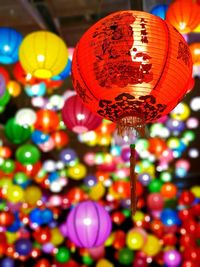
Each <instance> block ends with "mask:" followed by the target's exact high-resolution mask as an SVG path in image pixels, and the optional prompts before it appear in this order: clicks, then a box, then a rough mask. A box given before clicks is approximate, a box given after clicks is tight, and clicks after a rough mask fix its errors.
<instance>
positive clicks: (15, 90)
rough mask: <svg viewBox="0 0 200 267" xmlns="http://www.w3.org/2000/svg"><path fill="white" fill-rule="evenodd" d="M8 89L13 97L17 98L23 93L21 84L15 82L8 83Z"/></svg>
mask: <svg viewBox="0 0 200 267" xmlns="http://www.w3.org/2000/svg"><path fill="white" fill-rule="evenodd" d="M7 89H8V92H9V94H10V95H11V96H13V97H17V96H18V95H19V94H20V93H21V86H20V84H19V83H18V82H16V81H14V80H11V81H9V82H8V84H7Z"/></svg>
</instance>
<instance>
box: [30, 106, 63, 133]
mask: <svg viewBox="0 0 200 267" xmlns="http://www.w3.org/2000/svg"><path fill="white" fill-rule="evenodd" d="M36 115H37V119H36V122H35V124H34V126H35V129H37V130H40V131H43V132H44V133H50V132H53V131H55V130H57V128H58V126H59V117H58V115H57V114H56V112H54V111H53V110H48V109H40V110H38V111H37V113H36Z"/></svg>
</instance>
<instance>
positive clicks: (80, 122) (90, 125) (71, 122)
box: [62, 95, 102, 133]
mask: <svg viewBox="0 0 200 267" xmlns="http://www.w3.org/2000/svg"><path fill="white" fill-rule="evenodd" d="M62 117H63V121H64V123H65V125H66V126H67V128H68V129H70V130H72V131H73V132H75V133H83V132H86V131H90V130H93V129H95V128H97V127H98V126H99V125H100V124H101V122H102V119H101V118H100V117H98V116H96V115H95V114H94V113H92V112H91V111H90V110H89V109H88V108H87V107H86V106H85V105H84V104H83V102H82V101H81V99H80V97H79V96H78V95H74V96H71V97H70V98H68V99H67V100H66V101H65V104H64V107H63V109H62Z"/></svg>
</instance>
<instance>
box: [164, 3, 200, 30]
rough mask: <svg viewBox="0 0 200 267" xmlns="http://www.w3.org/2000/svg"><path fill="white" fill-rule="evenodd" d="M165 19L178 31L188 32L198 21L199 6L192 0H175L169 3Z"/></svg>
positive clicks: (199, 18) (199, 20)
mask: <svg viewBox="0 0 200 267" xmlns="http://www.w3.org/2000/svg"><path fill="white" fill-rule="evenodd" d="M166 20H167V21H168V22H170V23H171V24H172V25H173V26H174V27H175V28H176V29H177V30H178V31H179V32H180V33H182V34H183V33H190V32H192V30H193V29H195V28H196V27H197V26H198V24H199V22H200V6H199V5H198V4H197V3H196V2H195V1H194V0H176V1H174V2H172V3H171V4H170V5H169V8H168V10H167V14H166Z"/></svg>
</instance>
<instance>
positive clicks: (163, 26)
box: [72, 11, 192, 202]
mask: <svg viewBox="0 0 200 267" xmlns="http://www.w3.org/2000/svg"><path fill="white" fill-rule="evenodd" d="M191 75H192V59H191V55H190V50H189V47H188V45H187V43H186V42H185V40H184V38H183V37H182V35H181V34H180V33H178V32H177V31H176V30H175V29H174V27H172V26H171V25H170V24H169V23H167V22H166V21H164V20H161V19H160V18H158V17H156V16H153V15H151V14H148V13H145V12H141V11H120V12H116V13H114V14H111V15H109V16H107V17H105V18H103V19H102V20H100V21H99V22H97V23H96V24H94V25H93V26H92V27H91V28H90V29H89V30H88V31H87V32H86V33H85V34H84V35H83V36H82V38H81V39H80V41H79V43H78V44H77V47H76V48H75V51H74V55H73V61H72V81H73V85H74V88H75V89H76V91H77V93H78V95H79V96H80V97H81V98H82V100H83V102H84V103H85V105H87V107H88V108H89V109H90V110H92V111H93V112H96V113H97V114H98V115H100V116H102V117H104V118H106V119H108V120H111V121H113V122H117V124H118V132H119V134H120V135H122V136H124V135H125V134H126V133H127V132H128V133H130V132H131V131H132V130H135V129H136V130H137V131H138V132H139V133H140V134H141V135H144V133H145V129H144V125H145V124H146V123H147V122H154V121H156V120H157V119H158V118H160V117H162V116H163V115H166V114H168V113H169V112H170V111H171V110H172V109H173V108H174V107H175V106H176V105H177V104H178V102H180V100H181V99H182V98H183V96H184V95H185V93H186V92H187V90H188V84H189V82H190V80H191ZM175 86H176V90H174V87H175ZM134 156H135V147H134V146H131V158H130V162H131V168H130V170H131V174H130V177H131V181H132V185H131V187H132V191H133V192H132V193H131V195H133V194H135V184H136V183H135V179H136V178H135V177H136V175H134V172H133V170H134V165H135V161H134ZM132 202H135V200H132Z"/></svg>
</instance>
